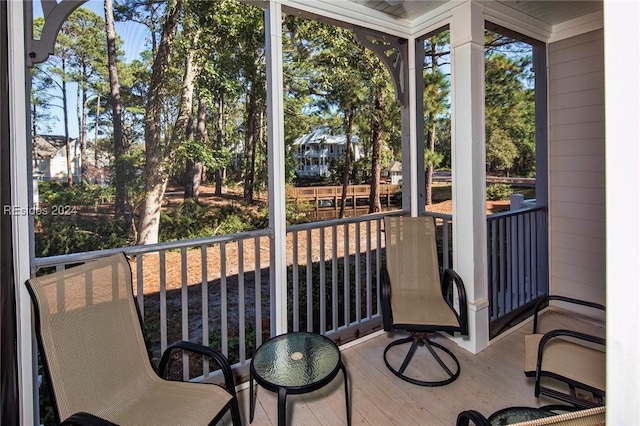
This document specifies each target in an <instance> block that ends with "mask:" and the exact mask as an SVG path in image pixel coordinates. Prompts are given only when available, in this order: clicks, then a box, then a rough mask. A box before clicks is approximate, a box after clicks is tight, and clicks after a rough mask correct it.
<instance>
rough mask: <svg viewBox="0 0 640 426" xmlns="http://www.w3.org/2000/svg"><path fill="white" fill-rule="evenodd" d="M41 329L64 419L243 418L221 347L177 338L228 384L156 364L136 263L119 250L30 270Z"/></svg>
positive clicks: (158, 421) (184, 421) (192, 421)
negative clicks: (168, 373)
mask: <svg viewBox="0 0 640 426" xmlns="http://www.w3.org/2000/svg"><path fill="white" fill-rule="evenodd" d="M27 288H28V290H29V293H30V294H31V298H32V299H33V305H34V310H35V316H36V331H37V336H38V342H39V348H40V354H41V358H42V361H43V367H44V369H45V373H46V375H47V382H48V384H49V387H50V391H51V395H52V399H53V405H54V408H55V411H56V416H57V420H58V421H62V424H74V425H83V424H92V425H93V424H95V425H111V424H120V425H167V426H176V425H208V424H215V423H217V422H218V421H220V420H221V419H222V417H224V415H225V414H226V413H227V412H229V411H230V412H231V418H232V421H233V424H234V425H235V426H239V425H241V419H240V411H239V407H238V401H237V397H236V392H235V386H234V382H233V376H232V371H231V367H230V365H229V363H228V361H227V359H226V358H225V357H224V356H223V355H222V353H220V352H217V351H215V350H213V349H210V348H206V347H202V346H200V345H196V344H194V343H190V342H178V343H176V344H174V345H172V346H170V347H169V348H167V351H165V353H164V354H163V357H162V360H161V362H160V367H159V370H160V374H161V375H164V370H165V369H166V367H167V363H168V360H169V358H170V354H171V352H172V351H173V350H189V351H198V352H199V353H201V354H204V356H208V357H210V358H212V359H214V360H215V361H216V362H217V363H218V364H219V366H220V369H221V371H222V373H223V376H224V380H225V387H226V389H225V388H223V387H221V386H218V385H213V384H202V383H189V382H186V383H185V382H180V381H169V380H165V379H163V378H161V377H160V376H159V375H158V374H156V372H155V371H154V370H153V368H152V366H151V362H150V360H149V355H148V353H147V348H146V346H145V343H144V338H143V335H142V329H141V318H140V315H139V312H138V310H137V306H136V304H135V301H134V298H133V292H132V286H131V269H130V266H129V263H128V261H127V259H126V258H125V256H124V255H123V254H117V255H113V256H109V257H105V258H101V259H98V260H96V261H92V262H88V263H85V264H83V265H80V266H76V267H73V268H69V269H66V270H61V271H58V272H55V273H53V274H49V275H45V276H42V277H37V278H32V279H30V280H28V281H27Z"/></svg>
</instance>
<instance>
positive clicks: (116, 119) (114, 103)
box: [94, 0, 127, 219]
mask: <svg viewBox="0 0 640 426" xmlns="http://www.w3.org/2000/svg"><path fill="white" fill-rule="evenodd" d="M104 17H105V23H106V32H107V59H108V67H109V87H110V97H109V101H110V103H111V110H112V117H111V120H112V122H113V153H114V163H115V164H114V166H115V167H114V172H113V184H114V186H115V190H116V194H115V201H114V203H115V206H114V207H115V217H116V219H121V218H124V217H125V214H126V211H125V203H126V196H127V184H126V182H125V176H124V174H125V170H124V164H123V157H124V154H125V146H124V137H123V134H122V101H121V99H120V84H119V82H118V66H117V64H118V55H117V50H116V30H115V25H114V21H113V0H104ZM98 105H100V97H98ZM97 126H98V116H97V115H96V142H97V135H98V131H97ZM94 149H96V153H97V146H96V147H94ZM96 155H97V154H96ZM96 158H97V157H96ZM96 165H97V162H96Z"/></svg>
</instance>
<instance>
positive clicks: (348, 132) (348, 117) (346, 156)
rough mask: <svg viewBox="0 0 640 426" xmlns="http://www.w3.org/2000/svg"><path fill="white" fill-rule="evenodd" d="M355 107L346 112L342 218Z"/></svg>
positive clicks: (349, 163)
mask: <svg viewBox="0 0 640 426" xmlns="http://www.w3.org/2000/svg"><path fill="white" fill-rule="evenodd" d="M354 115H355V112H354V111H353V109H351V110H349V111H348V112H347V113H345V118H344V128H345V133H346V139H347V142H346V143H347V146H346V150H345V153H344V172H343V173H342V196H341V197H340V200H341V203H340V216H339V217H340V219H342V218H344V210H345V208H346V204H347V190H348V188H349V169H351V131H352V128H353V116H354Z"/></svg>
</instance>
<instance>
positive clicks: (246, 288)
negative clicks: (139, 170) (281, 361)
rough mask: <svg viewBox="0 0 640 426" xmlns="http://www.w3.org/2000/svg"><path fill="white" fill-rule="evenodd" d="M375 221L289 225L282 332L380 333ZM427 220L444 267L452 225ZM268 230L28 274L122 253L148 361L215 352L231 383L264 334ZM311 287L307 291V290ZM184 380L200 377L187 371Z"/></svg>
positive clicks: (205, 370)
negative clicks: (177, 347) (183, 347)
mask: <svg viewBox="0 0 640 426" xmlns="http://www.w3.org/2000/svg"><path fill="white" fill-rule="evenodd" d="M387 214H402V212H400V211H398V212H393V213H379V214H373V215H366V216H360V217H355V218H349V219H336V220H331V221H323V222H313V223H308V224H303V225H295V226H292V227H289V228H288V230H287V265H288V277H287V286H288V306H289V314H288V316H289V318H288V324H289V330H307V331H314V332H318V333H321V334H325V335H328V336H331V338H333V339H335V340H341V341H347V340H352V339H354V338H357V337H359V336H362V335H365V334H367V333H369V332H371V331H372V330H375V329H377V328H379V327H380V324H381V317H380V309H379V306H380V305H379V301H380V294H379V284H380V282H379V270H380V267H381V265H382V262H383V261H384V252H383V250H381V249H382V248H383V247H384V237H383V235H382V232H383V230H382V218H383V217H384V216H385V215H387ZM429 215H433V216H436V221H437V222H438V224H444V225H445V226H440V227H439V229H441V237H440V238H439V240H440V241H441V244H442V252H441V253H442V256H443V257H442V259H443V262H444V264H445V265H449V263H450V260H449V259H450V256H449V253H450V244H449V238H450V235H451V234H450V226H451V216H449V215H440V214H431V213H429ZM271 242H272V239H271V235H270V231H269V230H259V231H251V232H244V233H240V234H232V235H223V236H215V237H208V238H200V239H195V240H185V241H176V242H171V243H161V244H153V245H147V246H134V247H123V248H118V249H111V250H104V251H96V252H88V253H77V254H70V255H62V256H53V257H48V258H37V259H35V261H34V262H33V267H34V270H33V272H34V273H35V272H36V271H38V270H41V269H46V268H55V269H62V268H65V267H68V266H71V265H74V264H78V263H83V262H86V261H89V260H91V259H95V258H97V257H101V256H106V255H110V254H113V253H117V252H124V253H126V254H127V255H128V256H129V259H130V264H131V268H132V276H133V283H134V293H135V295H136V299H137V302H138V306H139V308H140V313H141V316H142V318H143V322H144V328H145V334H146V337H147V341H148V345H149V349H150V352H151V356H152V359H154V360H156V361H157V360H158V359H159V357H160V355H161V353H162V351H164V349H165V348H166V347H167V346H168V345H169V344H171V343H172V342H174V341H176V340H191V341H196V342H200V343H202V344H205V345H212V346H214V347H217V348H219V349H221V350H222V352H223V353H224V354H225V355H226V356H227V357H229V359H230V360H231V361H232V363H233V367H234V369H235V370H236V371H237V372H238V373H239V374H240V375H246V374H247V373H248V363H249V360H250V359H251V356H252V354H253V351H254V350H255V348H256V347H258V346H259V345H260V344H261V343H262V341H263V340H264V339H265V338H268V337H269V336H270V335H271V334H272V329H273V327H272V326H271V324H272V318H271V306H272V304H271V302H272V301H271V300H270V293H271V286H272V285H273V283H271V282H270V270H269V267H270V252H271V250H270V249H271V246H270V245H271ZM309 283H310V284H309ZM183 361H185V362H183V366H184V368H183V376H184V378H185V379H187V378H191V379H193V378H194V377H200V378H202V377H203V375H204V376H207V375H208V374H209V365H208V364H207V363H206V362H204V363H203V364H202V365H194V364H193V363H192V364H191V366H189V362H186V361H187V359H186V358H185V359H184V360H183Z"/></svg>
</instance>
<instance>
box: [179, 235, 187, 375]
mask: <svg viewBox="0 0 640 426" xmlns="http://www.w3.org/2000/svg"><path fill="white" fill-rule="evenodd" d="M188 290H189V287H188V284H187V248H186V247H182V248H181V249H180V299H181V305H182V306H181V308H182V312H181V318H180V319H181V321H182V327H181V340H189V293H188ZM182 380H184V381H186V380H189V354H188V353H187V352H186V351H182Z"/></svg>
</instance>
